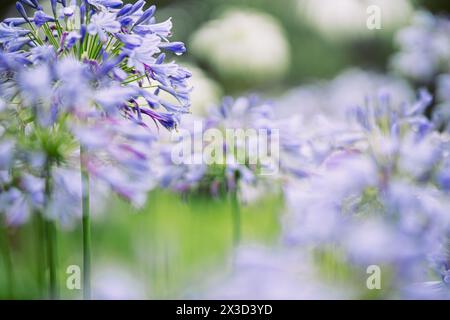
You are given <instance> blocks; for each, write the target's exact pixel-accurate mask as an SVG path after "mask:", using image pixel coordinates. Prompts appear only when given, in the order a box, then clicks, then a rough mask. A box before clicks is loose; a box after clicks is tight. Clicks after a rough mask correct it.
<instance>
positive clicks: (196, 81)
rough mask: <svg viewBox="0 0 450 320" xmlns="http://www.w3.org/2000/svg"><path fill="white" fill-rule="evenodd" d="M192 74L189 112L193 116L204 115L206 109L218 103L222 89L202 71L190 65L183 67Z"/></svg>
mask: <svg viewBox="0 0 450 320" xmlns="http://www.w3.org/2000/svg"><path fill="white" fill-rule="evenodd" d="M185 67H186V68H188V69H189V71H190V72H191V73H192V78H191V79H190V81H189V82H190V84H191V86H192V88H193V89H192V92H191V96H190V98H191V112H192V114H193V115H195V116H202V115H205V114H206V112H207V110H208V108H209V107H210V106H212V105H216V104H218V103H219V102H220V99H221V97H222V88H221V87H220V86H219V85H218V84H217V82H215V81H214V80H212V79H210V78H208V76H207V75H206V74H205V72H204V71H203V70H201V69H200V68H197V67H194V66H192V65H189V66H185Z"/></svg>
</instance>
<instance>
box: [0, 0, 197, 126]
mask: <svg viewBox="0 0 450 320" xmlns="http://www.w3.org/2000/svg"><path fill="white" fill-rule="evenodd" d="M25 7H27V8H28V9H29V10H28V11H32V10H35V12H34V15H33V17H28V16H27V13H26V12H27V11H26V10H25ZM144 7H145V1H138V2H136V3H135V4H134V5H131V4H128V5H125V6H123V5H122V1H94V0H92V1H81V2H78V1H52V9H53V10H52V11H53V12H52V13H50V14H47V13H45V12H44V11H43V10H42V8H41V6H40V5H39V3H38V1H35V2H33V1H21V2H18V4H17V9H18V11H19V13H20V15H21V17H19V18H9V19H6V20H5V21H3V22H2V23H1V25H0V44H1V46H2V49H3V50H2V52H1V54H2V55H6V54H10V55H16V56H17V55H20V56H22V58H24V59H25V60H28V61H22V64H23V65H22V66H21V65H16V66H14V67H13V68H12V69H10V70H9V71H11V72H13V73H19V72H22V71H24V70H23V69H25V68H24V67H25V66H31V67H32V68H43V69H44V68H47V67H50V68H53V67H52V65H54V64H55V63H56V61H58V62H59V61H61V60H63V59H65V61H68V60H69V59H71V58H72V59H76V60H78V61H79V63H80V64H82V65H83V66H84V67H85V68H86V70H85V72H84V75H83V76H84V81H82V82H78V81H77V84H79V83H83V82H90V83H91V84H92V87H93V88H95V83H94V82H105V81H106V82H107V81H116V82H117V85H118V86H122V87H130V88H132V90H135V93H134V94H132V95H130V97H129V98H130V100H129V101H128V104H129V105H130V106H132V108H131V111H132V113H131V114H130V116H133V117H136V118H139V116H140V115H145V116H146V117H148V118H150V119H153V120H155V121H157V122H159V120H160V119H161V118H167V117H170V118H171V119H172V121H164V124H163V125H164V126H165V127H168V123H170V128H174V127H175V126H176V125H177V123H178V113H180V112H181V113H185V112H186V111H187V110H188V108H189V104H190V102H189V99H188V94H189V92H190V88H189V86H188V84H187V79H188V78H189V77H190V73H189V72H188V71H187V70H185V69H183V68H182V67H180V66H178V65H176V64H175V63H173V62H168V63H166V62H165V60H166V55H165V54H164V53H163V52H164V51H167V52H175V53H177V54H182V53H184V52H185V50H186V49H185V47H184V45H183V44H181V43H180V42H174V43H170V42H169V41H168V37H169V36H170V33H171V32H170V30H171V28H172V24H171V23H170V20H169V21H168V22H165V23H162V24H158V23H156V22H155V19H154V17H153V15H154V12H155V7H154V6H151V7H149V8H148V9H144ZM59 12H62V14H59ZM126 19H128V20H127V21H128V22H127V23H125V25H124V21H125V20H126ZM144 29H146V30H147V31H143V30H144ZM40 48H45V49H46V52H44V50H41V49H40ZM36 49H37V50H36ZM43 55H45V56H43ZM43 61H45V62H47V65H46V66H43V67H41V66H39V64H40V62H43ZM25 62H26V63H25ZM61 68H64V66H61ZM53 69H54V68H53ZM53 71H55V70H49V72H50V73H52V72H53ZM36 72H38V71H36ZM70 76H71V75H70ZM74 76H75V77H76V76H77V75H74ZM16 80H17V81H18V83H19V84H20V79H16ZM51 80H52V81H51V82H50V83H48V86H47V87H48V89H51V90H54V91H57V90H55V89H57V88H56V87H55V83H56V82H57V81H60V80H61V79H58V75H57V74H52V79H51ZM76 80H81V79H76ZM144 80H145V81H144ZM73 81H75V79H74V80H73ZM69 82H71V81H69ZM144 82H145V84H146V85H145V87H144ZM63 84H64V83H63ZM43 86H44V84H39V87H40V88H37V87H36V88H35V89H36V90H39V89H43ZM161 90H164V91H165V92H167V93H169V94H170V95H172V96H173V97H174V98H175V101H177V104H173V103H169V102H168V101H165V100H164V99H162V98H160V97H159V93H160V91H161ZM79 91H80V92H81V90H79ZM144 91H147V92H144ZM34 94H39V92H36V93H33V92H30V95H34ZM149 95H151V99H146V100H147V102H148V103H147V104H142V103H134V101H137V100H138V99H139V97H143V98H144V99H145V98H146V97H148V96H149ZM63 98H65V97H63ZM67 100H69V99H67ZM125 101H127V100H125ZM159 106H161V107H162V109H166V111H167V112H166V113H165V114H164V117H158V113H159V112H161V111H159V110H156V109H157V108H158V107H159ZM100 107H102V106H101V105H100ZM123 107H125V106H123ZM147 110H151V111H149V112H145V111H147ZM127 111H130V108H127ZM141 111H144V112H141ZM138 115H139V116H138Z"/></svg>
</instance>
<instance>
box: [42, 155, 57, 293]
mask: <svg viewBox="0 0 450 320" xmlns="http://www.w3.org/2000/svg"><path fill="white" fill-rule="evenodd" d="M50 168H51V164H50V163H49V162H47V165H46V170H45V196H46V197H45V198H46V208H48V207H49V199H50V197H51V193H52V185H51V184H52V182H51V171H50ZM44 232H45V238H46V253H47V267H48V274H49V277H48V280H49V287H48V290H49V291H48V298H49V299H52V300H56V299H58V298H59V292H58V291H59V290H58V275H57V269H58V267H57V260H58V259H57V246H56V242H57V239H56V223H55V222H54V221H52V220H50V219H49V218H47V219H45V222H44Z"/></svg>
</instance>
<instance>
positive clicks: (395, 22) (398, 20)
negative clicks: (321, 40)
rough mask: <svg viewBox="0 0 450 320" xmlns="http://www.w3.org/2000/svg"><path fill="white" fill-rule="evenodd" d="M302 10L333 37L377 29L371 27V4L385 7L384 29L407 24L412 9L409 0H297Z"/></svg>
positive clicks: (364, 34)
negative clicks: (369, 9) (368, 21)
mask: <svg viewBox="0 0 450 320" xmlns="http://www.w3.org/2000/svg"><path fill="white" fill-rule="evenodd" d="M297 3H298V12H299V15H300V16H301V19H305V20H306V21H307V22H308V23H309V24H310V25H312V26H313V27H315V28H316V29H317V30H318V31H319V32H320V33H321V34H322V35H324V36H325V37H327V38H329V39H334V38H338V39H356V38H364V37H368V36H370V35H371V34H373V33H374V31H373V30H369V29H368V28H367V19H368V17H369V14H368V13H367V8H368V7H370V6H372V5H375V6H378V7H379V8H380V9H381V30H384V31H392V30H395V29H397V28H398V27H401V26H403V25H404V24H406V23H407V22H408V20H409V18H410V15H411V13H412V10H413V8H412V5H411V3H410V1H408V0H396V1H392V0H339V3H335V2H331V1H329V0H297Z"/></svg>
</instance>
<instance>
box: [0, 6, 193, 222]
mask: <svg viewBox="0 0 450 320" xmlns="http://www.w3.org/2000/svg"><path fill="white" fill-rule="evenodd" d="M16 8H17V10H18V13H19V17H17V18H8V19H5V20H4V21H3V22H1V24H0V72H1V78H2V81H1V84H0V93H1V96H2V103H3V107H2V109H1V110H0V113H2V114H4V115H5V117H2V123H1V125H2V127H4V128H5V130H3V131H4V134H5V138H2V140H3V139H11V140H12V141H15V144H14V145H15V152H14V153H13V154H14V157H13V160H12V161H10V162H8V163H9V168H8V167H6V168H5V169H4V170H5V171H6V172H12V171H15V170H16V168H21V170H23V171H24V173H28V174H29V175H30V176H34V177H36V178H37V179H43V178H44V177H43V175H44V173H45V172H46V170H44V169H45V166H50V167H52V169H51V170H47V171H48V172H47V173H46V174H47V176H50V177H51V176H54V175H55V185H54V186H53V188H58V186H56V183H57V182H58V183H60V185H61V187H60V188H58V192H56V190H55V192H54V193H53V199H44V202H43V203H38V202H37V201H36V200H33V201H30V200H29V199H32V198H33V197H31V198H30V196H29V195H28V193H27V192H28V190H27V189H25V188H24V187H23V184H21V183H19V182H20V181H22V180H21V179H19V178H14V179H13V182H14V184H12V185H11V186H8V187H7V190H11V192H10V193H8V194H9V195H10V197H9V198H6V195H5V196H4V199H3V200H2V204H5V205H4V206H3V205H2V210H3V209H4V208H5V206H7V205H8V206H9V207H10V208H17V210H15V209H14V210H12V209H11V210H12V211H11V210H8V209H6V211H8V212H17V214H14V216H15V217H26V216H27V215H28V214H29V211H32V209H33V206H34V207H35V208H37V206H38V204H39V205H41V207H40V209H42V205H45V207H46V211H51V212H53V211H57V210H56V209H55V210H53V209H51V208H60V207H61V206H60V205H59V204H58V203H59V202H58V201H63V200H62V199H65V200H66V201H68V202H70V203H76V202H77V201H78V204H80V203H81V198H80V197H81V195H80V194H79V193H78V192H74V190H73V188H67V187H64V186H67V184H65V183H64V181H66V180H67V179H65V178H64V177H65V176H70V174H71V172H73V171H74V170H75V171H76V170H80V165H75V163H77V161H76V160H74V159H73V156H74V154H75V155H76V154H77V150H79V149H82V150H84V154H83V156H82V159H81V161H82V165H83V166H85V168H86V170H88V172H89V173H90V174H91V176H92V177H93V179H92V180H94V182H95V184H96V185H100V186H102V188H103V189H105V188H106V189H109V190H110V191H113V192H115V193H117V194H119V195H120V196H122V197H124V198H126V199H129V200H131V202H132V203H133V204H135V205H142V204H143V202H144V200H145V194H146V193H147V192H148V190H150V189H151V188H152V187H153V186H154V184H155V183H154V176H155V173H154V172H153V171H152V170H151V165H150V161H149V160H150V159H149V155H148V154H147V153H148V150H149V149H151V148H150V146H151V143H153V140H154V139H155V137H154V131H155V130H154V129H152V127H153V126H155V124H156V126H162V127H164V128H166V129H168V130H172V129H175V128H176V127H177V125H178V123H179V119H180V115H181V114H184V113H187V112H189V107H190V99H189V92H190V90H191V88H190V87H189V84H188V79H189V77H190V76H191V74H190V73H189V71H187V70H186V69H184V68H182V67H180V66H179V65H177V64H176V63H175V62H173V61H166V60H168V58H167V57H168V56H167V55H166V53H168V54H171V53H174V54H181V53H184V52H185V50H186V49H185V47H184V45H183V44H181V43H180V42H173V43H171V42H170V41H169V40H168V39H169V37H170V36H171V28H172V24H171V22H170V20H168V21H166V22H163V23H161V24H160V23H157V22H156V19H155V17H154V13H155V9H156V8H155V6H148V8H147V5H146V2H145V1H143V0H140V1H137V2H136V3H134V4H126V5H124V4H123V3H122V1H119V0H82V1H76V0H71V1H69V0H67V1H65V0H62V1H60V0H54V1H51V9H52V10H51V12H45V11H44V9H43V7H42V6H41V5H40V3H39V1H38V0H21V1H19V2H18V3H17V5H16ZM162 91H164V92H165V94H164V95H162V94H161V92H162ZM169 96H171V97H169ZM166 99H169V100H170V101H168V100H166ZM11 115H14V119H15V120H14V121H3V118H4V119H10V118H11ZM3 131H2V132H3ZM25 154H33V155H34V154H41V155H43V159H44V161H42V162H41V163H40V164H39V165H32V164H31V162H32V161H31V158H33V157H34V156H33V157H28V156H27V157H24V156H23V155H25ZM78 154H79V151H78ZM78 157H79V156H78ZM79 162H80V159H78V163H79ZM17 170H18V169H17ZM19 176H20V175H18V177H19ZM47 178H48V177H47ZM78 187H80V186H78ZM5 188H6V185H5ZM64 190H65V191H64ZM44 191H45V190H40V192H41V194H44V193H45V192H44ZM18 192H20V194H21V195H20V196H19V193H18ZM36 192H37V191H36ZM47 193H48V192H47ZM44 198H45V197H44ZM33 199H34V198H33ZM58 199H59V200H58ZM73 207H74V208H75V209H76V208H78V209H79V206H75V205H74V206H73ZM27 208H29V210H28V209H27ZM19 209H20V210H19ZM40 209H39V210H40ZM78 209H76V210H73V211H74V212H75V211H77V210H78ZM22 211H23V212H28V213H27V214H25V213H22ZM19 213H20V214H19ZM47 215H49V216H52V217H53V218H56V215H54V214H51V213H48V214H47ZM59 218H61V219H63V217H59ZM10 220H11V221H12V220H14V221H25V220H26V219H25V218H23V219H22V218H20V219H19V218H14V219H12V218H11V219H10ZM64 220H67V221H68V218H67V217H65V218H64Z"/></svg>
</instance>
